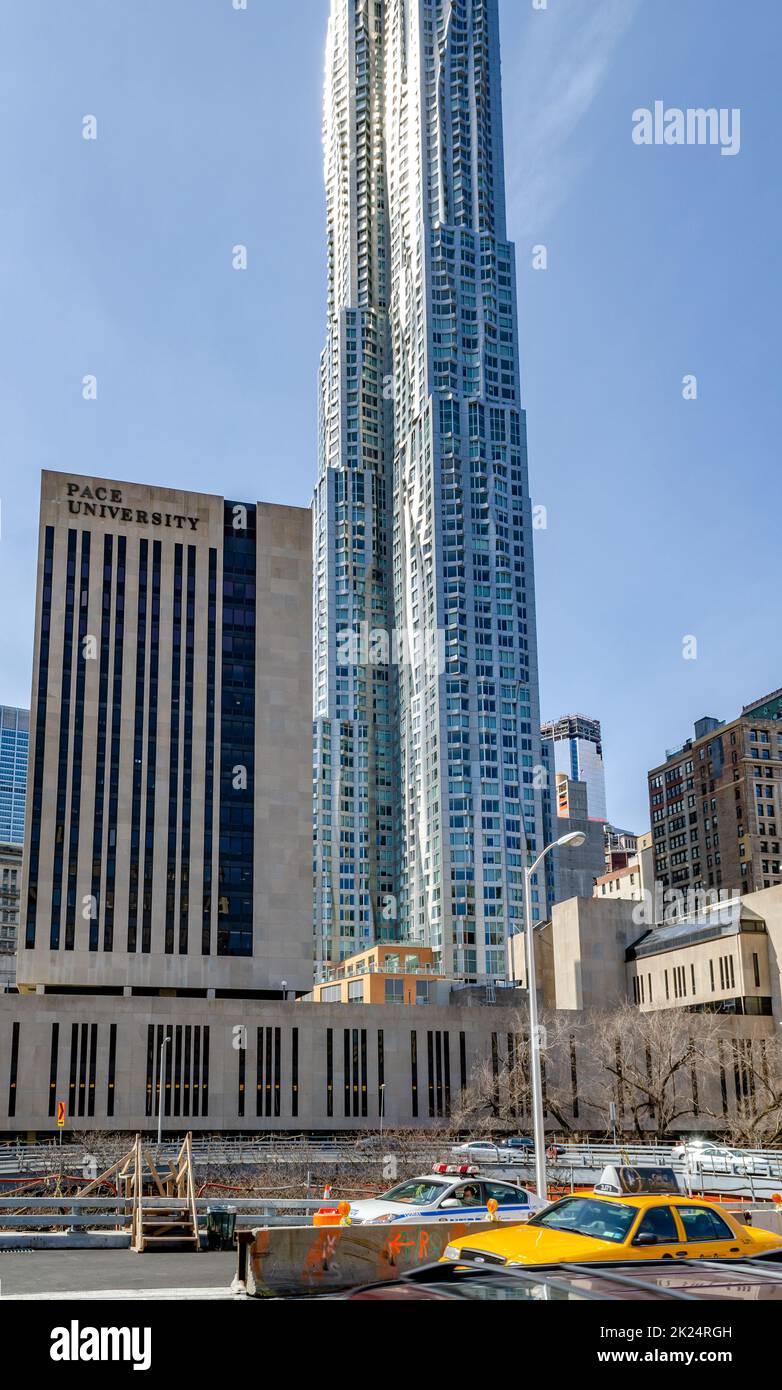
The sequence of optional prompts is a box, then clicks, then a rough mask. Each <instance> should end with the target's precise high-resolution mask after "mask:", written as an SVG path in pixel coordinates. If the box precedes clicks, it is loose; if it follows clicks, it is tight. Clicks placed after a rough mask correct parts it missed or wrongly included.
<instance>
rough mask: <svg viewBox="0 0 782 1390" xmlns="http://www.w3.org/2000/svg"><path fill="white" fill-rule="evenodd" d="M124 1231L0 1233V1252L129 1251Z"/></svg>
mask: <svg viewBox="0 0 782 1390" xmlns="http://www.w3.org/2000/svg"><path fill="white" fill-rule="evenodd" d="M129 1249H130V1232H127V1233H126V1232H124V1231H0V1250H129Z"/></svg>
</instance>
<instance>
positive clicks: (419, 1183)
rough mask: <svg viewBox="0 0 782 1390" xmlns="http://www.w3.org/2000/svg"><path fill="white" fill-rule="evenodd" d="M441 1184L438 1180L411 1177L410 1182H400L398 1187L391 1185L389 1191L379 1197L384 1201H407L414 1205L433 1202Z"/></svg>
mask: <svg viewBox="0 0 782 1390" xmlns="http://www.w3.org/2000/svg"><path fill="white" fill-rule="evenodd" d="M442 1190H443V1184H442V1183H440V1182H430V1181H428V1180H427V1179H426V1178H413V1179H412V1181H410V1182H400V1184H399V1186H398V1187H392V1188H391V1191H390V1192H384V1193H383V1196H382V1198H381V1200H382V1201H384V1202H408V1203H410V1204H411V1205H412V1204H415V1205H416V1206H418V1205H419V1204H420V1205H423V1204H424V1203H426V1202H433V1201H434V1200H435V1198H436V1197H439V1196H440V1193H441V1192H442Z"/></svg>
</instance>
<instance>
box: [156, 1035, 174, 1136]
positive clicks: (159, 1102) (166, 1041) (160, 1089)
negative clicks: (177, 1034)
mask: <svg viewBox="0 0 782 1390" xmlns="http://www.w3.org/2000/svg"><path fill="white" fill-rule="evenodd" d="M170 1042H171V1038H170V1037H166V1038H164V1039H163V1041H162V1043H161V1044H160V1065H159V1067H158V1087H157V1142H158V1148H160V1145H161V1144H162V1143H163V1053H164V1052H165V1050H166V1047H167V1046H168V1044H169V1043H170Z"/></svg>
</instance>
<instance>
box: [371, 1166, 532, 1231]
mask: <svg viewBox="0 0 782 1390" xmlns="http://www.w3.org/2000/svg"><path fill="white" fill-rule="evenodd" d="M489 1202H492V1203H493V1202H496V1203H497V1207H496V1216H497V1218H498V1219H500V1220H503V1221H507V1220H511V1221H525V1220H526V1219H527V1217H529V1216H530V1215H531V1213H532V1211H533V1209H534V1208H535V1207H536V1206H537V1205H538V1203H537V1198H536V1197H535V1196H534V1194H533V1193H530V1192H527V1191H525V1189H524V1188H523V1187H518V1186H516V1184H515V1183H510V1182H501V1181H498V1180H497V1179H495V1178H485V1177H481V1175H480V1170H479V1169H478V1168H476V1167H473V1166H471V1165H470V1164H467V1163H459V1164H449V1163H436V1164H435V1165H434V1167H433V1169H432V1171H431V1173H426V1174H424V1175H423V1176H421V1177H418V1178H406V1179H405V1181H404V1182H400V1183H397V1185H396V1187H392V1188H391V1189H390V1190H389V1191H388V1192H384V1193H382V1195H381V1196H380V1197H369V1198H366V1199H362V1200H360V1201H357V1202H351V1203H350V1217H349V1220H350V1223H351V1225H356V1226H370V1225H374V1224H375V1223H376V1222H388V1221H394V1222H396V1221H419V1220H420V1219H421V1218H422V1217H424V1218H425V1219H426V1220H427V1221H454V1220H456V1221H459V1222H462V1221H487V1220H488V1219H489V1206H488V1204H489ZM540 1205H542V1203H541V1204H540Z"/></svg>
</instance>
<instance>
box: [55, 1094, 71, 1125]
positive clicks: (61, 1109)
mask: <svg viewBox="0 0 782 1390" xmlns="http://www.w3.org/2000/svg"><path fill="white" fill-rule="evenodd" d="M67 1114H68V1107H67V1105H66V1104H65V1101H64V1100H58V1102H57V1128H58V1129H62V1127H63V1125H64V1124H65V1116H66V1115H67Z"/></svg>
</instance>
